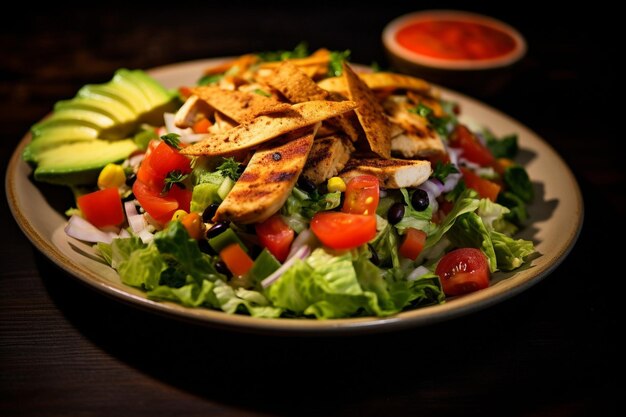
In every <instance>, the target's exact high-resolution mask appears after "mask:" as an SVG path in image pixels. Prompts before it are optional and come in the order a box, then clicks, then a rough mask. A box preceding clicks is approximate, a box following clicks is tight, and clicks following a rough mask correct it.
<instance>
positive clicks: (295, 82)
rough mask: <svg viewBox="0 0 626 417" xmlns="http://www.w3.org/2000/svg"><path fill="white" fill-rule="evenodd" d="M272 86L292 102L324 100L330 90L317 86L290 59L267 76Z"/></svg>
mask: <svg viewBox="0 0 626 417" xmlns="http://www.w3.org/2000/svg"><path fill="white" fill-rule="evenodd" d="M265 82H267V83H268V84H269V85H270V86H272V87H274V88H275V89H276V90H278V91H280V92H281V94H282V95H284V96H285V97H287V99H288V100H289V101H291V102H292V103H302V102H303V101H311V100H324V99H325V98H326V97H328V91H326V90H324V89H322V88H320V87H318V86H317V84H316V83H315V81H313V80H312V79H311V77H309V76H308V75H306V74H305V73H304V72H302V70H300V69H299V68H298V67H297V66H295V65H294V64H292V63H291V62H289V61H283V62H282V63H281V64H280V65H279V66H277V67H276V68H275V69H274V71H272V73H271V74H270V75H269V76H268V77H266V78H265Z"/></svg>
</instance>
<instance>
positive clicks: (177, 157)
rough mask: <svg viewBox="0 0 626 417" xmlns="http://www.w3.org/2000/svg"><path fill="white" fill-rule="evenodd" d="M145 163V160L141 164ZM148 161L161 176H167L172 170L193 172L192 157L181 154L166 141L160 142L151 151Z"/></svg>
mask: <svg viewBox="0 0 626 417" xmlns="http://www.w3.org/2000/svg"><path fill="white" fill-rule="evenodd" d="M145 163H146V161H145V160H144V161H143V162H142V164H141V165H142V166H143V165H144V164H145ZM148 163H149V165H150V167H151V168H152V170H153V171H154V173H155V174H156V175H158V176H159V177H160V178H161V177H162V178H165V177H166V176H167V174H168V173H170V172H171V171H180V172H182V173H183V174H187V173H189V172H191V165H190V164H191V159H189V158H188V157H186V156H185V155H181V154H180V153H179V152H178V151H177V150H176V149H174V148H172V147H171V146H169V145H168V144H167V143H165V142H161V143H159V145H158V146H157V147H156V148H155V149H154V150H153V151H152V152H151V154H150V157H149V159H148Z"/></svg>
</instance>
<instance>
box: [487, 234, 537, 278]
mask: <svg viewBox="0 0 626 417" xmlns="http://www.w3.org/2000/svg"><path fill="white" fill-rule="evenodd" d="M491 242H492V243H493V249H494V251H495V254H496V259H497V261H498V269H500V270H503V271H510V270H513V269H516V268H519V267H520V266H522V264H523V263H524V258H525V257H527V256H528V255H530V254H532V253H534V252H535V248H534V246H533V243H532V242H531V241H529V240H524V239H513V238H512V237H509V236H507V235H505V234H503V233H498V232H495V231H493V232H491Z"/></svg>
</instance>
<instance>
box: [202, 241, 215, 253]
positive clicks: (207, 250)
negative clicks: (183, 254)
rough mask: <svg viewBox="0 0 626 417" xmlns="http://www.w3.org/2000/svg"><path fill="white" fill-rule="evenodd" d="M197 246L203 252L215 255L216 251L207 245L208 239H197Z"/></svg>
mask: <svg viewBox="0 0 626 417" xmlns="http://www.w3.org/2000/svg"><path fill="white" fill-rule="evenodd" d="M198 247H199V248H200V250H201V251H202V252H204V253H208V254H209V255H217V252H215V250H214V249H213V248H212V247H211V245H209V241H208V240H206V239H200V240H198Z"/></svg>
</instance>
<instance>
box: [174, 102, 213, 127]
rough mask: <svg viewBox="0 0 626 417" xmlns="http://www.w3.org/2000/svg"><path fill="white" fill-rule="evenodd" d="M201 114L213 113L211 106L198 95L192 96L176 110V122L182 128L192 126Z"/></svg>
mask: <svg viewBox="0 0 626 417" xmlns="http://www.w3.org/2000/svg"><path fill="white" fill-rule="evenodd" d="M199 114H204V115H205V116H208V115H209V114H211V108H210V107H209V106H208V105H207V104H206V103H205V102H203V101H202V100H200V99H199V98H198V96H190V97H189V98H188V99H187V100H186V101H185V103H184V104H183V105H182V107H181V108H180V109H178V111H177V112H176V115H175V116H174V124H175V125H176V126H177V127H179V128H181V129H186V128H188V127H192V126H193V124H194V123H195V122H196V120H197V119H198V115H199Z"/></svg>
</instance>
